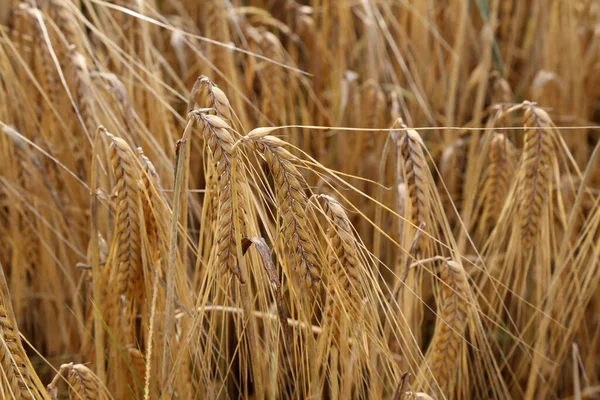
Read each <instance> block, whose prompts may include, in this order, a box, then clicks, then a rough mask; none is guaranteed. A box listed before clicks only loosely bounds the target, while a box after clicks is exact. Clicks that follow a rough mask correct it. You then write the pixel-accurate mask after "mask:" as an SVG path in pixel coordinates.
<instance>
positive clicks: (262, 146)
mask: <svg viewBox="0 0 600 400" xmlns="http://www.w3.org/2000/svg"><path fill="white" fill-rule="evenodd" d="M253 132H254V134H253ZM253 132H251V133H250V134H249V135H248V136H246V137H245V138H244V143H246V144H247V145H248V146H250V147H251V148H253V149H254V150H256V151H258V152H260V153H262V154H263V155H264V157H265V160H266V162H267V165H268V166H269V169H270V170H271V174H273V179H274V181H275V189H276V192H277V212H278V214H279V215H280V216H281V218H282V220H283V235H284V240H285V242H286V243H287V246H288V247H289V248H290V249H291V250H292V252H293V255H294V259H295V262H296V266H297V267H298V268H300V270H301V271H302V273H303V276H304V280H305V283H306V285H307V286H309V287H310V286H313V285H316V284H317V283H318V282H319V280H320V279H321V273H320V264H319V262H318V258H317V254H318V253H317V250H316V244H315V241H314V240H315V239H314V237H315V236H314V233H313V230H312V227H311V225H310V222H309V220H308V217H307V215H306V212H305V210H306V206H307V197H306V193H305V192H304V188H305V185H303V183H305V181H304V178H303V176H302V174H300V172H299V171H298V169H297V168H296V166H295V165H294V161H295V159H296V158H295V157H294V155H292V153H290V152H289V151H287V150H286V149H284V148H283V146H285V145H286V142H284V141H283V140H281V139H278V138H276V137H275V136H269V135H267V136H264V135H259V134H257V133H258V132H256V131H253Z"/></svg>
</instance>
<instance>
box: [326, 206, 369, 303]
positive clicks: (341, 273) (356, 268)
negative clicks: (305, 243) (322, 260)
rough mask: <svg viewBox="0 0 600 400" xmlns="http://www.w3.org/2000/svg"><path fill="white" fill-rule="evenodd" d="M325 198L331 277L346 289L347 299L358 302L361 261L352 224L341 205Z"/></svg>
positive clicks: (359, 297)
mask: <svg viewBox="0 0 600 400" xmlns="http://www.w3.org/2000/svg"><path fill="white" fill-rule="evenodd" d="M321 198H323V199H324V200H325V213H326V215H327V217H328V218H329V222H330V223H331V226H332V227H331V228H330V229H329V230H328V231H327V232H328V236H329V241H330V243H331V248H332V251H331V254H330V255H329V268H331V274H332V277H331V279H335V280H336V281H337V282H336V286H337V285H339V287H341V288H343V289H344V290H346V292H347V294H348V295H349V299H350V300H353V301H357V302H359V301H360V299H361V298H362V296H361V294H360V293H361V292H362V290H361V285H360V268H361V262H360V259H359V257H358V254H357V248H358V242H357V240H356V238H355V237H354V231H353V229H352V224H351V223H350V220H349V219H348V216H347V215H346V212H345V211H344V208H343V207H342V205H341V204H340V203H339V202H338V201H337V200H335V199H333V198H332V197H330V196H326V195H322V196H321Z"/></svg>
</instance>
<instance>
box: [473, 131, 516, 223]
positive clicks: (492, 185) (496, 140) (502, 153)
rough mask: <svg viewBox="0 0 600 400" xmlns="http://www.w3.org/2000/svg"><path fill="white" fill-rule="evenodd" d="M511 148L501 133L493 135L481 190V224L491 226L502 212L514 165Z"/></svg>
mask: <svg viewBox="0 0 600 400" xmlns="http://www.w3.org/2000/svg"><path fill="white" fill-rule="evenodd" d="M512 157H513V146H512V144H511V143H510V141H509V140H508V139H507V138H506V136H504V135H503V134H501V133H494V135H493V137H492V139H491V141H490V144H489V153H488V156H487V159H488V163H487V171H486V175H485V183H484V185H483V189H482V194H481V195H482V196H484V197H485V201H484V203H483V212H482V216H481V219H482V222H484V223H486V224H489V225H490V226H491V225H493V224H494V223H495V222H496V221H497V219H498V216H499V215H500V212H501V211H502V207H503V206H504V201H505V199H506V196H507V194H508V188H509V186H510V179H511V177H512V176H513V174H514V172H515V171H514V170H515V165H514V162H513V160H512Z"/></svg>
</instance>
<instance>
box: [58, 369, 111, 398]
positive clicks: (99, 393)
mask: <svg viewBox="0 0 600 400" xmlns="http://www.w3.org/2000/svg"><path fill="white" fill-rule="evenodd" d="M67 380H68V382H69V385H70V386H69V398H70V399H72V400H75V399H80V400H104V399H106V395H105V393H104V390H103V389H102V386H101V384H100V382H99V381H98V377H96V375H95V374H94V373H93V372H92V371H91V370H90V369H89V368H88V367H86V366H85V365H83V364H75V365H73V366H72V367H71V368H70V371H69V375H68V378H67Z"/></svg>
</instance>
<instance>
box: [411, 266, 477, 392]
mask: <svg viewBox="0 0 600 400" xmlns="http://www.w3.org/2000/svg"><path fill="white" fill-rule="evenodd" d="M440 280H441V282H442V284H443V286H442V289H441V299H440V300H441V304H440V305H439V306H438V312H437V315H438V316H437V321H436V327H435V333H434V335H433V339H432V340H431V344H430V345H429V349H428V350H427V355H426V359H425V361H426V364H425V365H424V366H422V367H421V371H420V375H419V376H418V378H417V387H420V388H425V387H427V386H428V387H429V388H432V391H433V392H434V393H442V394H443V395H450V394H451V393H452V392H453V390H454V388H455V385H456V373H457V367H458V365H459V362H460V359H461V357H462V355H461V353H462V351H463V345H464V339H463V337H464V332H465V329H466V327H467V319H468V308H467V307H468V302H467V298H468V282H467V277H466V275H465V271H464V269H463V267H462V265H460V264H459V263H457V262H455V261H452V260H447V261H446V262H445V263H444V265H443V267H442V270H441V272H440ZM440 398H441V397H440Z"/></svg>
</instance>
